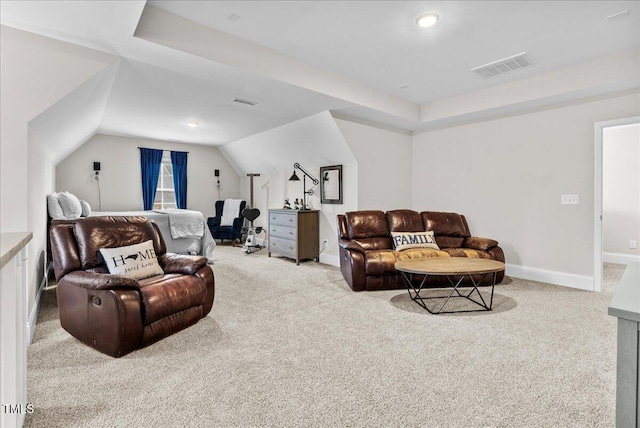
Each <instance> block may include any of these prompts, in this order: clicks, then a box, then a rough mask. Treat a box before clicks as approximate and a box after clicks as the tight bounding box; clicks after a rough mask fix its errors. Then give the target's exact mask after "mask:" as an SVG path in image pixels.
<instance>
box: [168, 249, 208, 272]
mask: <svg viewBox="0 0 640 428" xmlns="http://www.w3.org/2000/svg"><path fill="white" fill-rule="evenodd" d="M158 261H159V262H160V266H162V269H163V270H164V273H178V274H181V275H193V274H195V273H196V272H197V271H198V269H200V268H201V267H203V266H206V265H207V258H206V257H200V256H187V255H182V254H174V253H166V254H163V255H161V256H160V257H159V258H158Z"/></svg>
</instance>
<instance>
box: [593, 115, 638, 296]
mask: <svg viewBox="0 0 640 428" xmlns="http://www.w3.org/2000/svg"><path fill="white" fill-rule="evenodd" d="M638 123H640V116H633V117H627V118H622V119H616V120H609V121H606V122H596V123H595V124H594V140H595V144H594V145H595V153H594V197H593V201H594V209H593V224H594V236H593V251H594V255H593V259H594V268H593V290H594V291H598V292H599V291H602V270H603V269H602V261H603V260H602V252H603V239H602V237H603V235H602V231H603V227H602V225H603V222H602V216H603V142H604V133H605V131H604V130H605V129H606V128H612V127H619V126H626V125H633V124H638Z"/></svg>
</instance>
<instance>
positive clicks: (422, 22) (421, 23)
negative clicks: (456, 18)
mask: <svg viewBox="0 0 640 428" xmlns="http://www.w3.org/2000/svg"><path fill="white" fill-rule="evenodd" d="M438 19H440V17H439V16H438V14H437V13H434V12H429V13H425V14H424V15H420V16H419V17H418V18H417V19H416V25H417V26H418V27H421V28H427V27H432V26H434V25H436V22H438Z"/></svg>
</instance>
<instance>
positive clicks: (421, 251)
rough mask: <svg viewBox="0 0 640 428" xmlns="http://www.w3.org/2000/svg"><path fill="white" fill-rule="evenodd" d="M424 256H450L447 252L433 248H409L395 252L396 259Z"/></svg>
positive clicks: (422, 257)
mask: <svg viewBox="0 0 640 428" xmlns="http://www.w3.org/2000/svg"><path fill="white" fill-rule="evenodd" d="M426 257H451V255H450V254H449V253H447V252H446V251H442V250H435V249H433V248H410V249H408V250H404V251H400V252H396V261H400V260H411V259H424V258H426Z"/></svg>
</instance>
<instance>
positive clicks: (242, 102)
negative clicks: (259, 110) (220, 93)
mask: <svg viewBox="0 0 640 428" xmlns="http://www.w3.org/2000/svg"><path fill="white" fill-rule="evenodd" d="M231 101H233V102H235V103H240V104H246V105H248V106H254V105H256V104H258V102H257V101H249V100H243V99H242V98H234V99H232V100H231Z"/></svg>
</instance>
